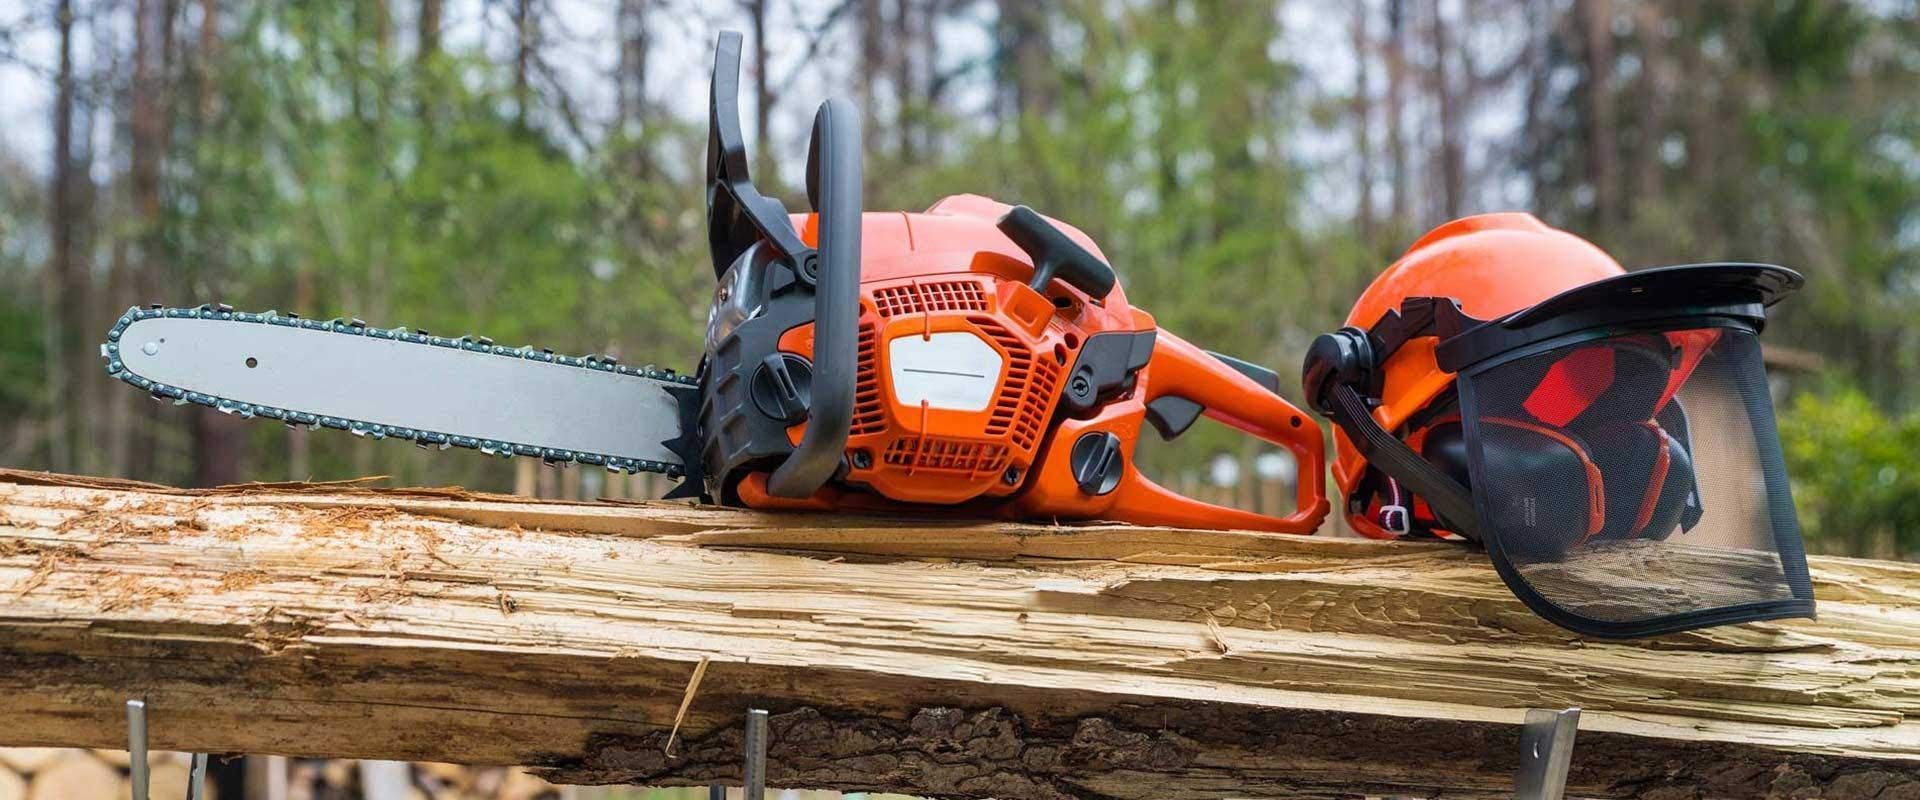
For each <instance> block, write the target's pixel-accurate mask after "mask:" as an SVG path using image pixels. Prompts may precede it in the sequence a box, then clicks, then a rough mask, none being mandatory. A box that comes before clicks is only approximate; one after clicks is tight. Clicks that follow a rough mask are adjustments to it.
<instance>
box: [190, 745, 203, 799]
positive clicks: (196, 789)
mask: <svg viewBox="0 0 1920 800" xmlns="http://www.w3.org/2000/svg"><path fill="white" fill-rule="evenodd" d="M192 764H193V766H192V768H190V769H188V770H187V800H207V754H206V753H194V754H193V761H192Z"/></svg>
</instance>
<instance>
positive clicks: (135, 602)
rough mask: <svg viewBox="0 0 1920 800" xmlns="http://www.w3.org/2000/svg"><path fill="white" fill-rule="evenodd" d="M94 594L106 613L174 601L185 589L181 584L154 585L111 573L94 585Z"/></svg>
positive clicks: (129, 576) (185, 591) (101, 609)
mask: <svg viewBox="0 0 1920 800" xmlns="http://www.w3.org/2000/svg"><path fill="white" fill-rule="evenodd" d="M94 594H95V596H97V597H98V598H99V599H100V611H101V613H106V612H110V611H124V610H129V609H141V608H148V607H151V606H152V605H153V604H155V603H158V602H162V601H166V602H171V601H176V600H179V599H180V598H182V597H186V596H187V590H186V588H185V587H181V586H155V585H153V584H152V583H151V582H150V581H146V580H142V579H141V578H140V577H138V576H134V575H112V576H109V577H107V578H104V579H102V580H101V581H100V582H99V583H97V584H95V585H94Z"/></svg>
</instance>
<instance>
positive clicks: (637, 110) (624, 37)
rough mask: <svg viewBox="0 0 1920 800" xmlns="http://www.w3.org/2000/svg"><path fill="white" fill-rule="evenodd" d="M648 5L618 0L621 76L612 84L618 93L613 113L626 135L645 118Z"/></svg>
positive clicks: (646, 0)
mask: <svg viewBox="0 0 1920 800" xmlns="http://www.w3.org/2000/svg"><path fill="white" fill-rule="evenodd" d="M649 2H650V0H620V10H619V12H618V18H617V19H616V25H615V28H616V29H617V30H618V31H619V33H620V74H619V76H618V77H617V78H616V80H615V81H614V83H615V86H616V89H617V91H618V93H619V94H618V108H617V109H616V111H617V113H618V115H619V120H620V125H621V126H622V127H623V128H624V129H625V130H626V132H628V133H631V132H633V131H635V130H638V129H639V126H640V123H641V121H642V120H643V119H645V118H646V116H647V55H648V53H649V52H650V51H651V50H652V49H653V34H652V32H651V30H650V29H649V28H648V20H647V6H648V4H649Z"/></svg>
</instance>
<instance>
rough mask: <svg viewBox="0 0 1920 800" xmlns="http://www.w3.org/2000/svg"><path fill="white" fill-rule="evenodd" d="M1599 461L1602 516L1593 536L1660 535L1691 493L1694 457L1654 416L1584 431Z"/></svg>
mask: <svg viewBox="0 0 1920 800" xmlns="http://www.w3.org/2000/svg"><path fill="white" fill-rule="evenodd" d="M1584 438H1585V439H1586V441H1587V442H1588V443H1589V444H1591V445H1592V446H1593V449H1592V450H1591V451H1590V453H1589V457H1590V458H1592V459H1593V461H1594V463H1595V464H1597V465H1599V467H1600V476H1601V479H1602V481H1603V483H1604V488H1605V492H1606V495H1605V506H1606V519H1605V521H1604V523H1603V524H1602V525H1601V528H1600V532H1599V533H1598V534H1596V536H1595V538H1598V539H1636V538H1641V537H1650V538H1656V539H1664V538H1666V537H1667V536H1668V535H1670V534H1672V533H1673V531H1674V529H1675V528H1677V527H1679V525H1680V523H1681V516H1682V514H1683V513H1684V512H1685V510H1686V505H1687V497H1688V496H1689V495H1691V494H1692V493H1693V481H1694V476H1693V458H1692V456H1691V455H1690V454H1689V453H1688V452H1687V449H1686V448H1685V447H1683V446H1681V444H1680V442H1679V441H1678V440H1676V439H1674V438H1673V437H1672V436H1669V435H1668V434H1667V432H1666V431H1665V430H1664V429H1662V428H1661V427H1660V426H1659V424H1657V423H1654V422H1619V423H1614V424H1612V425H1607V426H1603V427H1601V428H1598V429H1596V430H1594V431H1593V432H1591V433H1589V434H1587V435H1586V436H1585V437H1584Z"/></svg>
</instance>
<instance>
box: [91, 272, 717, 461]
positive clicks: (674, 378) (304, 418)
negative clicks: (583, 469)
mask: <svg viewBox="0 0 1920 800" xmlns="http://www.w3.org/2000/svg"><path fill="white" fill-rule="evenodd" d="M159 317H169V318H180V319H210V320H222V321H231V322H248V323H254V324H259V325H279V326H283V327H290V328H300V329H304V330H310V331H322V332H326V333H332V334H338V335H341V336H367V337H372V338H376V339H385V340H389V341H394V342H402V343H406V344H412V345H419V346H421V347H445V348H452V349H459V350H466V351H469V352H475V353H490V354H493V355H497V356H511V357H514V358H523V359H527V360H529V361H539V362H544V363H547V364H554V365H558V366H563V367H573V368H576V369H584V370H594V371H599V372H612V373H617V374H620V375H628V376H633V377H640V378H648V379H652V380H655V381H661V382H666V383H671V384H677V385H681V386H686V387H689V388H693V387H697V386H698V385H699V384H698V382H697V381H696V380H695V379H694V378H693V377H691V376H687V375H682V374H680V373H678V372H675V371H674V370H672V369H661V368H657V367H654V366H652V365H648V366H643V367H630V366H627V365H625V364H621V363H620V362H619V360H618V359H616V358H614V357H613V356H607V355H586V356H567V355H560V354H557V353H555V352H554V351H553V350H551V349H546V348H535V347H530V346H526V347H507V346H505V345H501V344H496V343H495V342H494V341H493V340H492V339H490V338H488V337H485V336H460V337H457V338H449V337H445V336H435V335H433V334H431V333H429V332H427V331H424V330H418V329H415V330H408V329H407V328H406V327H405V326H400V327H393V328H376V327H372V326H369V325H368V324H367V323H366V322H363V321H361V320H358V319H350V318H346V317H336V318H334V319H329V320H318V319H307V318H303V317H301V316H300V315H299V314H292V313H287V314H282V313H280V312H278V311H264V312H259V313H250V312H245V311H235V310H234V309H233V307H232V306H229V305H226V304H216V303H207V304H202V305H200V306H197V307H194V308H168V307H165V306H161V305H151V306H147V307H145V308H141V307H138V306H135V307H133V308H129V309H127V311H126V313H124V314H122V315H120V318H119V319H118V320H117V321H116V322H115V323H114V325H113V328H112V329H111V330H109V331H108V332H107V341H106V343H104V344H102V345H100V355H101V356H102V357H103V358H105V359H106V361H107V374H108V375H111V376H113V377H115V378H117V379H119V380H121V381H123V382H125V383H127V384H129V385H131V386H133V387H134V388H137V389H141V390H144V391H146V392H147V394H148V395H149V396H151V397H152V398H153V399H155V400H157V401H161V402H170V403H173V404H174V405H187V404H189V403H191V404H193V405H199V406H205V407H207V408H211V409H214V410H216V411H219V412H221V413H223V414H233V415H235V416H239V417H243V418H247V419H252V418H255V417H263V418H266V419H274V420H279V421H281V422H283V423H285V424H286V425H287V426H288V427H290V428H296V429H303V430H318V429H321V428H329V429H333V430H340V431H346V432H348V433H351V434H353V435H355V436H363V437H368V438H372V439H400V440H405V441H409V442H413V443H414V444H415V445H417V446H419V447H421V448H423V449H439V450H444V449H447V448H449V447H464V448H467V449H470V450H478V451H480V452H482V453H485V454H487V455H492V456H499V457H501V458H513V457H515V456H527V457H530V458H538V459H540V460H541V461H543V462H545V463H547V464H550V465H554V466H571V465H573V464H586V465H590V466H598V467H604V468H606V469H607V471H609V472H626V473H629V474H632V473H639V472H652V473H659V474H663V475H666V476H668V477H670V478H680V477H682V476H683V475H684V473H685V470H684V468H683V467H682V466H681V465H680V464H673V463H669V462H665V461H652V460H648V459H638V458H626V457H622V456H615V455H608V454H604V453H593V452H586V451H580V450H562V449H555V448H549V447H538V446H534V445H528V444H522V443H516V442H511V441H505V440H500V439H484V438H476V437H471V436H456V435H449V434H445V433H440V432H436V431H429V430H419V429H415V428H405V427H399V426H393V425H382V424H379V423H373V422H366V421H362V420H354V419H345V418H341V417H334V416H327V415H322V414H311V413H307V412H304V411H294V410H289V409H283V408H276V407H272V406H266V405H259V404H254V403H245V402H239V401H235V400H232V399H228V398H223V397H216V396H214V395H209V394H204V393H201V392H196V391H190V390H186V389H182V388H180V387H177V386H170V385H167V384H165V383H161V382H159V381H155V380H150V379H148V378H145V377H142V376H140V375H138V374H135V373H134V372H133V371H131V370H129V369H127V366H126V364H125V363H124V362H123V361H122V360H121V358H120V344H121V343H120V337H121V334H122V333H123V332H125V331H126V329H127V326H129V325H131V324H133V323H135V322H138V321H140V320H144V319H154V318H159Z"/></svg>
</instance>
